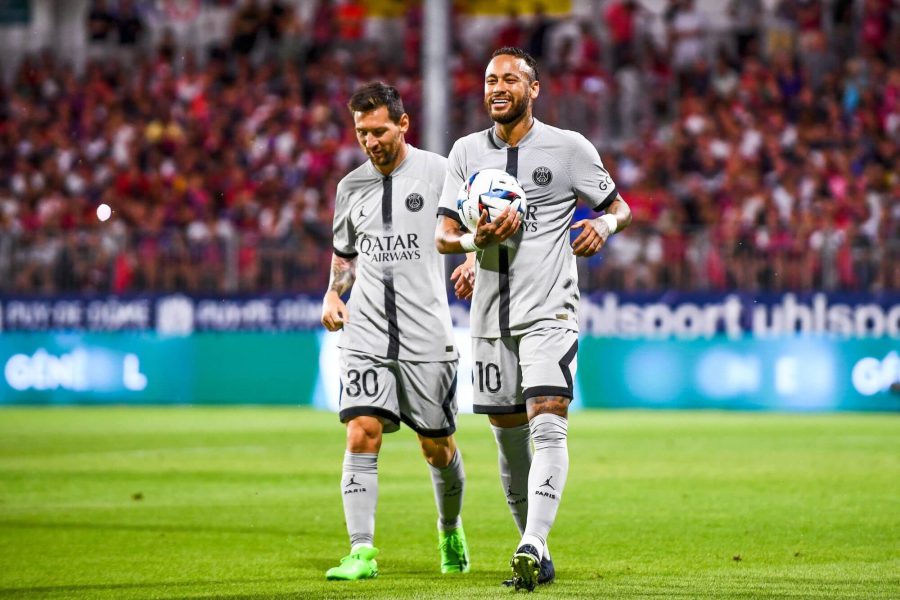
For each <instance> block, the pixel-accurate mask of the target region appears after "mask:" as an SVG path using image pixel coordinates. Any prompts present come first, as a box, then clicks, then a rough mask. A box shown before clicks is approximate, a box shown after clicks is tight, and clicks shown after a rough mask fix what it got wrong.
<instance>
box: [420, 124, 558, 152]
mask: <svg viewBox="0 0 900 600" xmlns="http://www.w3.org/2000/svg"><path fill="white" fill-rule="evenodd" d="M532 119H534V124H533V125H532V126H531V129H529V130H528V133H526V134H525V137H523V138H522V139H521V140H519V143H518V144H517V145H516V147H519V146H522V145H524V144H525V143H526V142H527V141H528V140H530V139H531V138H532V137H533V136H534V135H535V133H536V132H537V129H538V127H540V126H541V125H543V123H541V122H540V121H538V120H537V117H532ZM488 132H489V133H488V135H490V136H491V142H493V144H494V145H495V146H497V147H498V148H509V147H510V145H509V144H507V143H506V142H504V141H503V140H502V139H500V136H499V135H497V128H496V127H491V128H490V129H489V130H488ZM407 158H409V157H408V156H407Z"/></svg>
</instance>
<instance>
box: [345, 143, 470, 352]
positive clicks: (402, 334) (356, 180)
mask: <svg viewBox="0 0 900 600" xmlns="http://www.w3.org/2000/svg"><path fill="white" fill-rule="evenodd" d="M407 147H408V148H409V153H408V154H407V155H406V158H405V159H404V160H403V162H402V163H400V165H399V166H398V167H397V168H396V169H394V172H393V173H391V174H390V175H389V176H387V177H385V176H384V175H382V174H381V173H380V172H379V171H378V170H377V169H376V168H375V167H374V165H372V162H371V161H366V162H365V164H363V165H361V166H359V167H358V168H356V169H355V170H354V171H352V172H351V173H349V174H348V175H347V176H346V177H344V178H343V179H342V180H341V181H340V183H339V184H338V187H337V197H336V198H335V206H334V253H335V254H337V255H338V256H342V257H344V258H354V257H355V258H357V264H356V281H355V282H354V284H353V287H352V289H351V291H350V300H349V302H348V303H347V308H348V310H349V311H350V318H349V321H348V322H347V323H345V324H344V331H343V333H342V334H341V340H340V342H339V343H338V345H339V346H340V347H342V348H348V349H350V350H358V351H360V352H367V353H370V354H374V355H376V356H383V357H387V358H394V359H402V360H418V361H444V360H454V359H456V358H457V352H456V346H455V344H454V341H453V327H452V324H451V321H450V309H449V307H448V305H447V288H446V286H445V284H444V258H443V256H441V255H440V254H439V253H438V251H437V249H436V248H435V245H434V214H435V211H436V210H437V206H438V199H439V197H440V190H441V184H442V183H443V181H444V176H445V174H446V172H447V159H445V158H444V157H443V156H440V155H437V154H433V153H431V152H426V151H424V150H419V149H417V148H414V147H412V146H409V145H408V146H407Z"/></svg>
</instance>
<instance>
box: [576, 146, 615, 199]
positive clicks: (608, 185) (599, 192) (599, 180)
mask: <svg viewBox="0 0 900 600" xmlns="http://www.w3.org/2000/svg"><path fill="white" fill-rule="evenodd" d="M573 151H574V154H573V155H572V157H571V160H570V161H569V165H570V166H569V175H570V177H571V178H572V187H573V188H574V191H575V194H576V195H577V196H578V197H579V198H581V199H582V200H584V201H585V202H587V204H588V205H589V206H590V207H591V208H593V209H594V210H596V211H601V210H605V209H606V207H608V206H609V205H610V204H611V203H612V201H613V200H615V199H616V196H617V194H618V192H617V191H616V184H615V182H614V181H613V180H612V177H610V175H609V172H608V171H607V170H606V167H604V166H603V161H602V160H600V154H599V153H598V152H597V149H596V148H595V147H594V145H593V144H592V143H590V142H589V141H588V140H587V138H585V137H584V136H583V135H580V134H577V135H576V136H575V139H574V140H573Z"/></svg>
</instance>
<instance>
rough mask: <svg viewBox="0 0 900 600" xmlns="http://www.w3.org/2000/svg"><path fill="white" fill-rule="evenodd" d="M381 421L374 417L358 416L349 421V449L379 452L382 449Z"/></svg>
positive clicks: (354, 451) (361, 451)
mask: <svg viewBox="0 0 900 600" xmlns="http://www.w3.org/2000/svg"><path fill="white" fill-rule="evenodd" d="M381 432H382V425H381V421H379V420H378V419H377V418H374V417H356V418H355V419H351V420H350V421H348V422H347V450H349V451H350V452H353V453H367V454H377V453H378V451H379V450H380V449H381Z"/></svg>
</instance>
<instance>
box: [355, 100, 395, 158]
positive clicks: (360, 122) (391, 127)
mask: <svg viewBox="0 0 900 600" xmlns="http://www.w3.org/2000/svg"><path fill="white" fill-rule="evenodd" d="M353 123H354V125H355V127H356V140H357V141H358V142H359V145H360V146H362V149H363V150H364V151H365V153H366V155H367V156H368V157H369V159H370V160H371V161H372V163H373V164H374V165H375V166H376V167H394V166H396V162H397V159H398V157H399V156H400V150H401V148H402V147H403V143H404V141H403V134H405V133H406V130H407V129H409V117H408V116H407V115H406V113H404V114H403V116H402V117H400V122H399V123H395V122H394V121H392V120H391V117H390V116H389V115H388V109H387V106H379V107H378V108H376V109H375V110H370V111H369V112H360V111H355V112H354V113H353Z"/></svg>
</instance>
